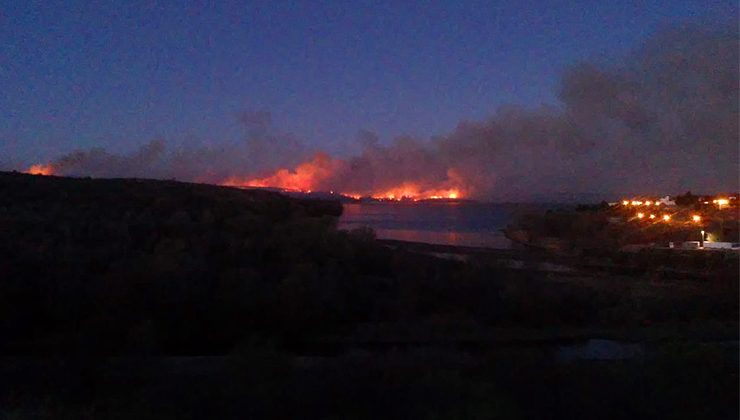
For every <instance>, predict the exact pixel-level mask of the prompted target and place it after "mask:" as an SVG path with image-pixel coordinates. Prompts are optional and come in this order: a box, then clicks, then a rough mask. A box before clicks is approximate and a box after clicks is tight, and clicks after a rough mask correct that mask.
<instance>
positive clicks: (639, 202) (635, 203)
mask: <svg viewBox="0 0 740 420" xmlns="http://www.w3.org/2000/svg"><path fill="white" fill-rule="evenodd" d="M632 205H633V206H641V205H642V201H637V200H633V201H632Z"/></svg>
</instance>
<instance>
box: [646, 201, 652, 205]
mask: <svg viewBox="0 0 740 420" xmlns="http://www.w3.org/2000/svg"><path fill="white" fill-rule="evenodd" d="M651 204H653V202H652V201H650V200H648V201H646V202H645V205H646V206H649V205H651Z"/></svg>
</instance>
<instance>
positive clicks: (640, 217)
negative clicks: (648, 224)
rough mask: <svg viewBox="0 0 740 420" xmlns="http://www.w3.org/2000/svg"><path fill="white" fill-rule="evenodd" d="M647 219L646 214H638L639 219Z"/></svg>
mask: <svg viewBox="0 0 740 420" xmlns="http://www.w3.org/2000/svg"><path fill="white" fill-rule="evenodd" d="M644 217H645V213H637V218H638V219H642V218H644Z"/></svg>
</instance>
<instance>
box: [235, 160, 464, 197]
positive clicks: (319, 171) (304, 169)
mask: <svg viewBox="0 0 740 420" xmlns="http://www.w3.org/2000/svg"><path fill="white" fill-rule="evenodd" d="M344 165H345V162H344V161H342V160H339V159H334V158H331V157H329V156H327V155H325V154H318V155H316V156H315V157H314V159H312V160H310V161H307V162H303V163H301V164H299V165H298V166H296V168H295V169H294V170H289V169H286V168H282V169H278V170H277V171H275V172H274V173H273V174H272V175H270V176H267V177H264V178H249V177H231V178H228V179H226V180H224V181H223V182H221V183H220V184H221V185H225V186H231V187H240V188H250V187H251V188H279V189H284V190H291V191H300V192H304V193H310V192H312V191H318V190H325V191H330V192H332V193H333V190H332V188H331V187H330V188H326V186H327V185H328V183H330V182H331V179H332V178H333V177H336V176H337V174H338V173H339V171H341V169H342V167H343V166H344ZM456 181H458V182H459V180H456ZM463 190H464V189H463V188H461V187H459V186H447V185H445V186H433V187H428V186H427V187H425V186H423V185H422V184H421V183H418V182H413V181H404V182H401V183H400V184H399V185H396V186H393V187H390V188H377V189H373V190H366V191H340V194H342V195H344V196H347V197H351V198H354V199H356V200H359V199H361V198H363V197H368V198H373V199H379V200H388V201H402V200H411V201H419V200H457V199H462V198H463V197H464V194H463Z"/></svg>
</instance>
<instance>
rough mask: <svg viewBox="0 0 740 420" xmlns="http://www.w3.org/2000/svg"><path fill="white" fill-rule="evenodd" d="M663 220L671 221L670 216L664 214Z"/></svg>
mask: <svg viewBox="0 0 740 420" xmlns="http://www.w3.org/2000/svg"><path fill="white" fill-rule="evenodd" d="M663 220H665V221H666V222H667V221H669V220H671V215H670V214H664V215H663Z"/></svg>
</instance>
